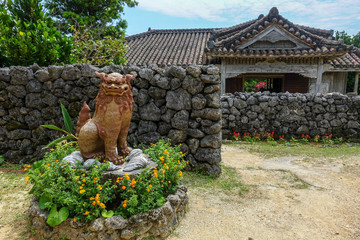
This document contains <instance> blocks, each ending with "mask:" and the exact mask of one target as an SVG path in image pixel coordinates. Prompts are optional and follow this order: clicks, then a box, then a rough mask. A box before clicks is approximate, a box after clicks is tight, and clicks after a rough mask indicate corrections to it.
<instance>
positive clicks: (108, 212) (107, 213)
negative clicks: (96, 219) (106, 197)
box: [101, 209, 114, 218]
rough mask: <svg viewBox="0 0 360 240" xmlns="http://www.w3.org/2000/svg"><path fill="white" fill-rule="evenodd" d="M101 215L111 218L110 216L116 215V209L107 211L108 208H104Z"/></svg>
mask: <svg viewBox="0 0 360 240" xmlns="http://www.w3.org/2000/svg"><path fill="white" fill-rule="evenodd" d="M101 215H102V216H103V217H104V218H109V217H112V216H114V211H113V210H110V211H106V209H104V210H103V211H102V213H101Z"/></svg>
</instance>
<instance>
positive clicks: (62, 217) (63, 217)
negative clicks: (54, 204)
mask: <svg viewBox="0 0 360 240" xmlns="http://www.w3.org/2000/svg"><path fill="white" fill-rule="evenodd" d="M59 217H60V221H61V222H63V221H65V220H66V219H67V218H68V217H69V209H68V208H67V207H62V208H61V209H60V211H59Z"/></svg>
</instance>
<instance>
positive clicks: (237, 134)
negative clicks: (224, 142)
mask: <svg viewBox="0 0 360 240" xmlns="http://www.w3.org/2000/svg"><path fill="white" fill-rule="evenodd" d="M233 140H234V141H240V140H241V135H240V133H239V132H234V133H233Z"/></svg>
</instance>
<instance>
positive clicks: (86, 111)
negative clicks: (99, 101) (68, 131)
mask: <svg viewBox="0 0 360 240" xmlns="http://www.w3.org/2000/svg"><path fill="white" fill-rule="evenodd" d="M90 119H91V115H90V108H89V106H88V105H87V104H86V102H84V104H83V107H82V109H81V111H80V113H79V119H78V121H77V124H76V125H77V126H76V134H77V135H79V132H80V129H81V128H82V127H83V126H84V125H85V123H86V122H87V121H89V120H90Z"/></svg>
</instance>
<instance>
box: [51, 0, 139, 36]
mask: <svg viewBox="0 0 360 240" xmlns="http://www.w3.org/2000/svg"><path fill="white" fill-rule="evenodd" d="M44 1H45V7H46V8H47V9H48V10H49V12H50V14H51V16H53V17H55V18H56V19H57V20H56V21H57V22H58V23H59V25H58V26H59V27H60V29H61V30H62V31H64V32H69V29H68V27H69V26H76V27H83V26H87V27H88V28H92V29H94V28H102V29H105V31H104V33H103V35H105V36H108V35H113V36H115V37H116V36H117V34H119V33H120V34H122V35H123V34H124V32H123V30H124V29H125V28H126V27H127V22H126V20H124V19H122V18H121V15H122V13H123V11H124V6H125V5H126V6H128V7H134V6H136V5H137V4H138V3H137V2H136V0H44Z"/></svg>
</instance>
